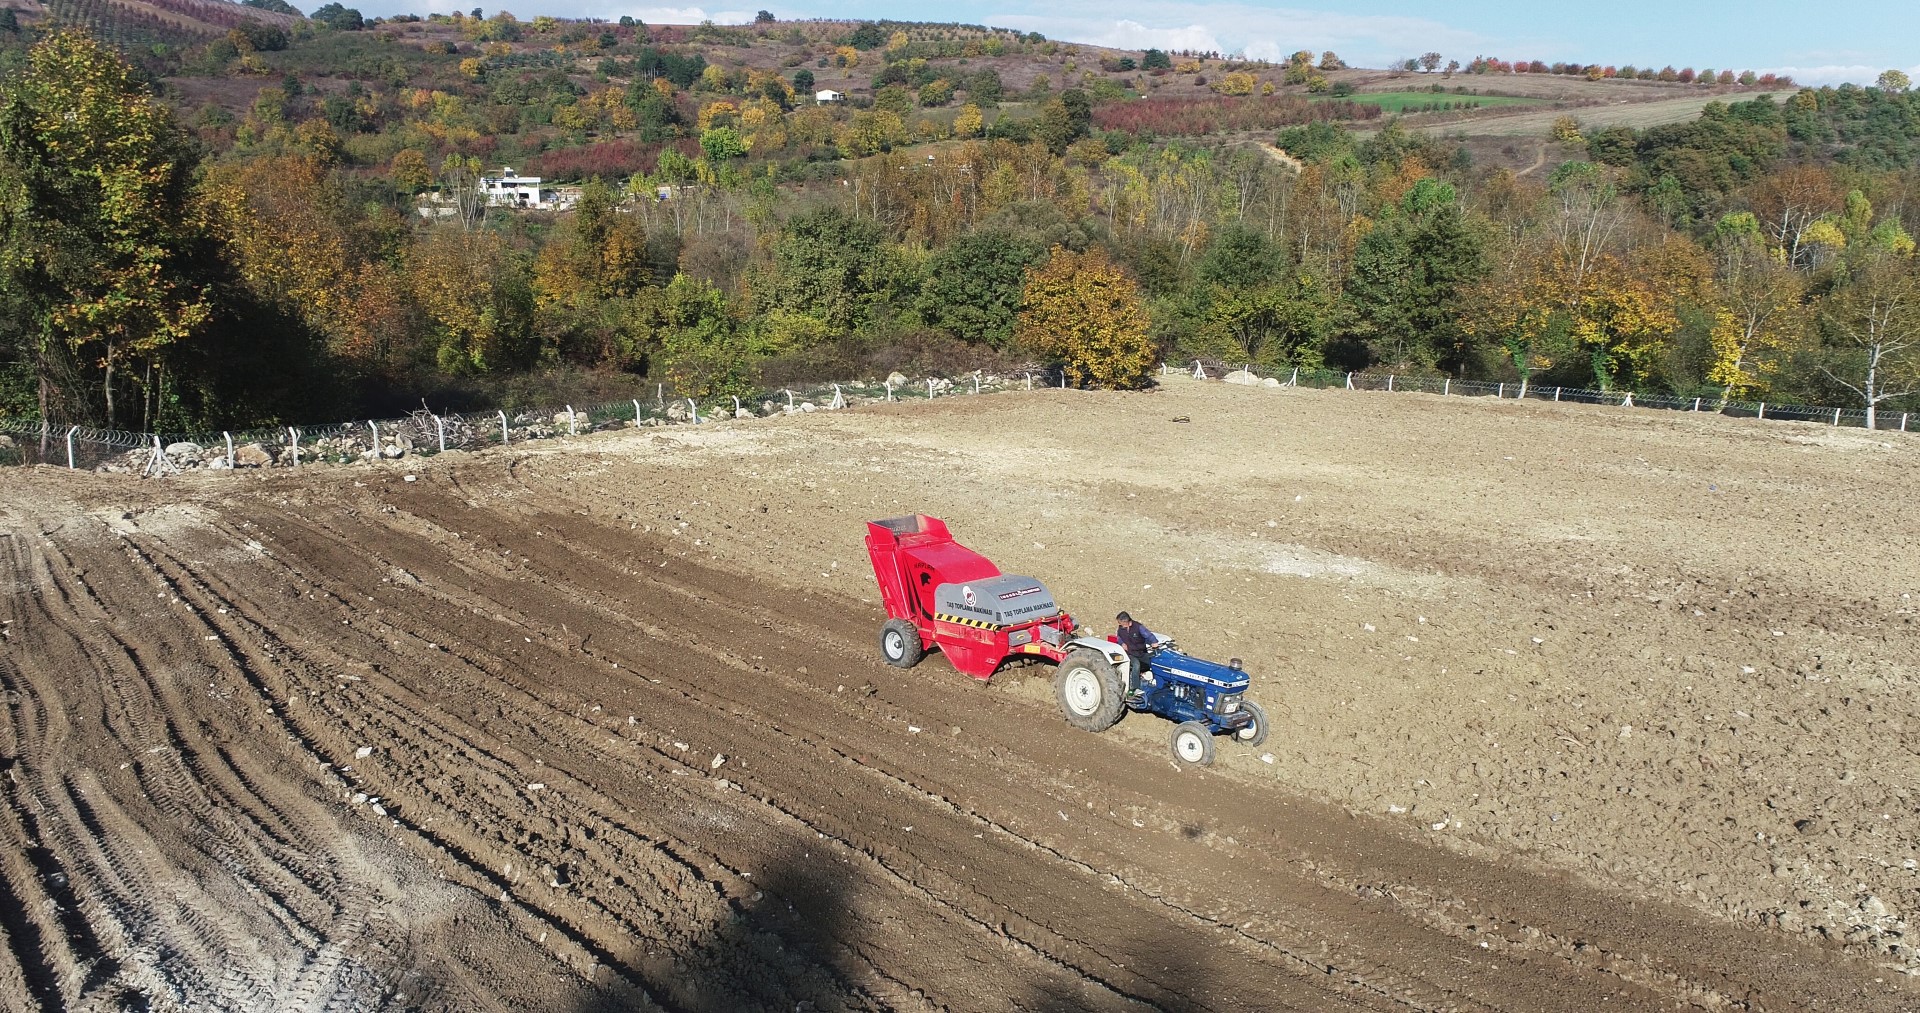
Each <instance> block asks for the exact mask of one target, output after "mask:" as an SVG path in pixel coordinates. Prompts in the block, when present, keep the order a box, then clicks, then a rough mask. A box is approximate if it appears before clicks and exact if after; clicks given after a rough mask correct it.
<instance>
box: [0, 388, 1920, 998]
mask: <svg viewBox="0 0 1920 1013" xmlns="http://www.w3.org/2000/svg"><path fill="white" fill-rule="evenodd" d="M1175 416H1189V417H1191V419H1192V421H1191V422H1190V423H1176V422H1172V421H1169V420H1170V419H1171V418H1173V417H1175ZM1005 433H1016V434H1024V435H1023V436H1022V438H1021V439H1020V441H1019V442H1018V443H1017V445H1013V446H1006V445H1001V444H999V443H997V442H996V439H997V434H1005ZM1916 454H1920V441H1895V440H1893V439H1887V440H1886V441H1884V442H1883V441H1882V440H1881V439H1876V438H1874V437H1873V436H1871V435H1869V434H1862V433H1857V432H1844V431H1835V430H1828V429H1823V428H1818V427H1800V426H1792V425H1779V424H1763V423H1750V422H1749V423H1743V422H1737V421H1731V420H1724V419H1718V418H1693V417H1686V416H1674V415H1667V414H1661V413H1654V412H1640V411H1636V410H1619V409H1602V408H1590V407H1577V406H1566V407H1564V408H1562V407H1560V406H1555V405H1551V404H1519V403H1514V402H1493V401H1488V400H1484V399H1478V400H1465V399H1441V398H1438V397H1428V396H1421V395H1407V394H1354V393H1346V392H1334V391H1327V392H1316V391H1288V390H1280V391H1274V390H1264V389H1245V388H1235V387H1228V386H1226V385H1221V384H1207V385H1201V384H1198V383H1194V382H1191V381H1175V382H1173V383H1172V384H1171V385H1170V386H1169V387H1167V388H1166V389H1164V390H1162V391H1160V392H1157V393H1152V394H1135V395H1100V394H1080V393H1073V392H1063V391H1048V392H1043V393H1034V394H1003V395H993V396H987V397H981V398H977V399H976V398H961V397H956V398H952V399H948V400H943V401H936V402H932V403H921V404H915V405H895V406H870V407H867V408H863V409H861V410H857V411H849V412H837V413H817V414H813V415H807V416H799V417H794V418H791V419H777V420H749V421H741V422H723V423H716V424H711V425H705V426H700V427H698V428H687V429H676V430H648V431H645V432H638V433H632V434H607V435H600V436H592V437H583V438H580V439H577V440H572V441H567V442H564V443H558V442H556V443H551V444H547V445H541V446H535V447H515V448H513V449H512V451H511V452H488V453H483V454H477V455H452V456H449V457H446V458H441V459H437V460H433V461H413V462H395V463H393V464H390V465H380V466H373V467H363V468H340V469H332V470H328V469H319V468H310V469H307V470H305V471H303V472H302V473H299V474H291V473H278V474H270V475H269V474H257V473H256V474H229V475H192V476H186V477H182V478H179V479H169V480H165V481H154V482H146V483H140V482H135V481H130V480H126V479H124V478H122V479H118V480H110V479H112V477H111V476H99V477H95V476H88V475H78V476H70V475H68V474H67V473H64V472H59V471H53V470H49V469H39V470H35V471H31V472H19V471H14V472H9V473H5V474H0V587H4V588H5V589H6V592H7V593H6V594H5V595H4V597H0V684H4V685H3V688H4V691H5V693H6V704H7V707H6V710H5V716H6V721H5V722H4V724H0V771H3V772H4V776H0V792H3V793H4V802H5V804H4V805H0V837H4V839H6V840H8V841H10V842H20V845H19V846H10V847H7V848H5V849H0V932H3V933H4V937H5V945H4V946H0V1010H27V1009H35V1008H49V1009H56V1008H79V1009H149V1008H151V1009H191V1010H204V1009H227V1010H260V1009H275V1010H309V1009H311V1010H364V1009H428V1010H489V1009H496V1010H509V1009H511V1010H527V1009H533V1010H554V1011H563V1013H573V1011H586V1010H612V1009H662V1010H716V1011H717V1010H743V1009H767V1010H776V1009H778V1010H795V1009H814V1010H842V1009H846V1010H880V1009H899V1010H953V1011H968V1010H998V1009H1026V1010H1046V1011H1061V1010H1107V1009H1144V1008H1162V1009H1195V1010H1286V1009H1296V1010H1331V1009H1374V1010H1386V1009H1395V1010H1406V1009H1414V1010H1509V1011H1560V1010H1564V1011H1589V1010H1594V1009H1599V1008H1607V1009H1625V1010H1639V1009H1647V1010H1651V1009H1674V1008H1703V1009H1716V1010H1718V1009H1742V1010H1790V1009H1820V1010H1834V1011H1874V1010H1886V1011H1891V1010H1911V1009H1916V1008H1920V988H1916V987H1915V979H1914V978H1913V977H1912V975H1911V973H1910V972H1911V970H1912V969H1913V968H1914V966H1915V961H1914V959H1913V957H1912V954H1911V952H1910V949H1909V946H1910V944H1909V941H1907V940H1906V938H1905V936H1906V934H1907V932H1908V924H1907V922H1906V920H1905V919H1906V918H1907V917H1908V916H1909V914H1910V913H1911V912H1913V911H1915V910H1920V888H1917V887H1920V880H1917V879H1916V877H1917V876H1920V873H1916V871H1915V865H1916V858H1920V840H1917V838H1920V813H1917V809H1920V800H1917V799H1916V798H1915V795H1914V792H1915V791H1916V788H1915V786H1914V784H1913V771H1914V769H1915V753H1916V752H1920V708H1917V707H1916V704H1915V700H1914V689H1915V683H1916V675H1917V674H1920V666H1917V665H1916V660H1917V659H1920V640H1917V639H1916V637H1915V628H1914V617H1915V614H1916V603H1915V602H1914V600H1913V598H1912V595H1913V594H1914V593H1915V592H1916V591H1920V568H1916V567H1915V565H1914V563H1913V560H1914V559H1915V558H1916V549H1920V546H1916V544H1915V540H1916V536H1915V533H1916V532H1920V463H1917V462H1916ZM409 476H411V477H412V478H413V479H414V480H412V481H409V480H408V477H409ZM915 510H920V511H925V512H929V513H933V514H936V515H939V516H942V517H945V518H947V519H948V520H949V522H950V523H951V524H952V525H953V527H954V529H955V531H956V533H957V534H959V535H960V536H961V537H962V539H963V540H964V541H966V542H968V543H970V544H972V545H973V546H975V547H976V548H979V549H981V550H983V551H985V552H987V553H988V554H990V555H992V556H993V557H994V558H995V559H996V560H997V561H998V562H999V563H1000V564H1001V565H1002V566H1003V567H1005V568H1007V569H1009V570H1012V571H1015V572H1027V573H1032V574H1036V575H1039V576H1041V577H1043V578H1044V579H1046V580H1047V582H1048V583H1049V584H1050V585H1051V587H1052V588H1053V590H1054V591H1055V592H1056V594H1058V595H1059V596H1060V597H1061V599H1062V600H1063V601H1064V602H1066V603H1068V604H1069V605H1071V606H1072V607H1074V609H1075V611H1076V613H1077V614H1080V615H1082V617H1083V618H1085V619H1087V620H1088V621H1089V622H1092V623H1095V624H1096V625H1100V626H1104V625H1105V622H1104V619H1105V617H1107V616H1111V615H1112V614H1113V612H1114V611H1115V610H1116V609H1118V608H1127V609H1130V610H1132V611H1133V612H1134V614H1135V615H1137V616H1139V617H1141V618H1142V619H1144V620H1145V621H1146V622H1147V623H1148V624H1149V625H1151V626H1152V627H1154V628H1155V629H1156V630H1159V631H1161V632H1164V633H1172V634H1176V635H1178V636H1179V637H1180V639H1181V642H1182V644H1183V646H1185V647H1186V648H1188V649H1190V650H1192V651H1193V652H1194V653H1197V654H1200V655H1203V656H1209V657H1215V658H1222V659H1224V658H1225V657H1227V656H1230V655H1231V656H1238V657H1242V658H1244V659H1245V660H1246V663H1247V666H1248V667H1249V669H1251V670H1252V671H1253V672H1254V673H1255V682H1254V689H1253V694H1252V695H1253V696H1254V697H1255V698H1257V699H1259V700H1261V701H1262V702H1264V703H1265V704H1266V705H1267V708H1268V710H1269V711H1270V712H1271V713H1272V714H1273V715H1274V717H1275V719H1276V720H1275V724H1276V732H1275V736H1274V738H1273V739H1272V740H1271V741H1269V743H1268V744H1267V745H1266V746H1265V747H1264V748H1263V749H1260V750H1247V749H1243V748H1239V747H1236V746H1233V745H1231V744H1228V743H1224V742H1223V743H1222V744H1221V752H1222V758H1221V760H1220V762H1219V763H1218V764H1217V765H1216V766H1215V767H1214V768H1212V769H1211V770H1205V771H1203V770H1199V769H1194V768H1187V769H1180V768H1177V767H1176V766H1175V765H1174V764H1173V763H1172V762H1171V760H1170V759H1169V756H1168V752H1167V747H1166V741H1165V737H1166V734H1167V726H1166V725H1165V723H1164V722H1159V721H1157V720H1155V719H1151V718H1142V717H1137V716H1136V717H1133V718H1129V719H1128V720H1126V721H1124V722H1122V724H1121V725H1120V726H1118V727H1117V728H1115V729H1113V730H1111V731H1109V732H1107V733H1106V734H1104V735H1097V736H1096V735H1090V734H1087V733H1082V732H1076V731H1073V730H1071V729H1069V728H1068V727H1067V726H1066V725H1065V724H1064V723H1063V722H1062V721H1061V719H1060V718H1059V716H1058V713H1057V711H1056V710H1055V708H1054V704H1053V702H1052V699H1051V691H1050V688H1049V686H1048V684H1047V681H1046V679H1045V676H1046V674H1047V673H1046V672H1045V671H1044V670H1042V669H1038V668H1032V669H1010V670H1006V671H1003V672H1002V673H1001V674H1000V675H999V676H997V677H996V678H995V679H994V680H993V682H992V683H990V684H984V685H983V684H977V683H975V682H973V681H972V680H969V679H967V678H965V677H962V676H959V675H957V674H956V673H954V672H953V671H952V669H951V668H950V667H949V666H948V665H947V664H946V662H945V661H944V660H943V659H941V658H939V657H938V656H935V657H932V658H929V659H928V660H927V661H926V662H924V663H922V665H921V666H920V667H918V668H916V669H913V670H911V671H905V672H902V671H898V670H894V669H889V668H886V667H884V666H882V665H880V664H879V663H878V662H877V660H876V654H877V652H876V648H875V646H874V643H873V640H874V635H875V632H876V629H877V626H878V624H879V621H880V619H881V618H882V615H881V613H880V611H879V610H878V606H877V603H876V598H877V595H876V593H875V591H874V587H873V582H872V578H871V575H870V573H869V571H868V567H867V565H866V561H865V556H864V552H863V550H862V548H861V543H860V539H861V537H862V535H863V533H864V529H863V524H862V522H863V521H865V520H866V519H868V518H870V517H877V516H884V515H890V514H899V513H907V512H912V511H915Z"/></svg>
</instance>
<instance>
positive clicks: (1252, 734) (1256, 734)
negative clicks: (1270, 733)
mask: <svg viewBox="0 0 1920 1013" xmlns="http://www.w3.org/2000/svg"><path fill="white" fill-rule="evenodd" d="M1240 709H1241V710H1243V711H1246V712H1247V713H1248V714H1251V715H1253V721H1252V722H1250V723H1249V724H1248V725H1247V726H1246V727H1245V728H1242V729H1240V730H1239V731H1237V732H1234V733H1233V741H1235V742H1238V743H1240V744H1241V745H1243V746H1257V745H1259V744H1261V743H1262V742H1265V741H1267V712H1266V711H1264V710H1261V709H1260V705H1259V704H1257V703H1254V702H1253V701H1252V700H1247V701H1244V702H1242V703H1241V704H1240Z"/></svg>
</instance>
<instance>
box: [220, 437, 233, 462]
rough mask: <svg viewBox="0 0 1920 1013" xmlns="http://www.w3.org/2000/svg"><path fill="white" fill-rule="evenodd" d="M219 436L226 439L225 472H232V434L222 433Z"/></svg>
mask: <svg viewBox="0 0 1920 1013" xmlns="http://www.w3.org/2000/svg"><path fill="white" fill-rule="evenodd" d="M220 435H222V436H224V437H226V438H227V470H228V471H232V470H233V434H232V433H229V432H225V431H222V432H221V433H220Z"/></svg>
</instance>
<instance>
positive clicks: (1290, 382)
mask: <svg viewBox="0 0 1920 1013" xmlns="http://www.w3.org/2000/svg"><path fill="white" fill-rule="evenodd" d="M1287 386H1289V387H1298V386H1300V367H1299V366H1295V367H1293V376H1291V377H1289V378H1288V379H1287Z"/></svg>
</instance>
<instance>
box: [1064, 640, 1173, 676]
mask: <svg viewBox="0 0 1920 1013" xmlns="http://www.w3.org/2000/svg"><path fill="white" fill-rule="evenodd" d="M1076 647H1085V648H1087V649H1088V650H1092V651H1099V652H1100V655H1101V657H1104V658H1106V659H1107V662H1108V664H1111V665H1112V666H1113V670H1114V671H1115V672H1118V673H1120V678H1122V679H1125V678H1127V676H1128V669H1129V668H1131V667H1132V665H1133V661H1132V659H1130V658H1128V657H1127V652H1125V651H1123V650H1121V649H1120V645H1119V644H1116V643H1114V642H1113V641H1111V640H1105V639H1102V638H1100V637H1075V638H1073V639H1072V640H1070V641H1068V642H1067V650H1069V651H1071V650H1073V649H1074V648H1076ZM1140 674H1141V677H1142V679H1143V680H1144V681H1146V682H1152V681H1153V676H1152V675H1150V674H1148V673H1146V672H1142V673H1140Z"/></svg>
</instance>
